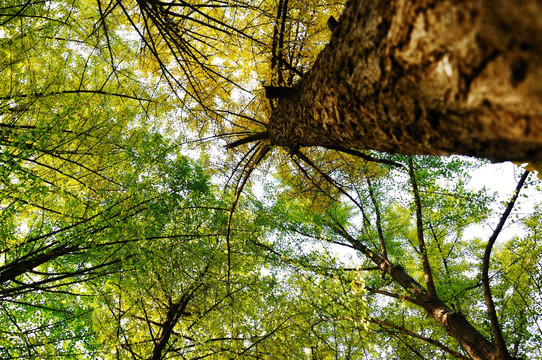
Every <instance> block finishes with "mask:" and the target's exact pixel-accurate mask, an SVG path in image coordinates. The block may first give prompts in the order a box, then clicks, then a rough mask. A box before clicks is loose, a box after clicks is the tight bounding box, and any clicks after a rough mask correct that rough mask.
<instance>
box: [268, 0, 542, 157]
mask: <svg viewBox="0 0 542 360" xmlns="http://www.w3.org/2000/svg"><path fill="white" fill-rule="evenodd" d="M296 88H297V90H298V91H297V93H296V94H295V96H294V97H291V98H286V99H281V100H280V101H279V104H278V106H277V108H276V109H275V111H274V113H273V114H272V116H271V117H270V120H269V124H268V127H267V132H268V136H269V138H270V140H271V143H272V144H275V145H279V146H287V147H290V148H292V149H296V148H297V147H299V146H342V147H347V148H357V149H372V150H378V151H384V152H395V153H402V154H433V155H445V154H463V155H472V156H477V157H485V158H488V159H490V160H493V161H503V160H518V161H519V160H530V161H535V160H542V3H540V2H538V1H536V0H523V1H514V2H509V1H505V0H471V1H451V0H450V1H443V0H440V1H429V0H427V1H421V0H418V1H414V0H387V1H378V0H353V1H350V2H349V3H348V4H347V5H346V7H345V10H344V13H343V15H342V17H341V18H340V20H339V23H338V25H337V27H336V28H335V29H334V32H333V35H332V38H331V41H330V43H329V44H328V45H327V46H326V47H325V49H324V50H323V51H322V53H320V55H319V56H318V59H317V61H316V62H315V64H314V66H313V68H312V69H311V70H310V71H309V72H308V73H307V74H305V76H304V77H303V79H302V80H301V81H300V82H299V83H298V84H297V85H296Z"/></svg>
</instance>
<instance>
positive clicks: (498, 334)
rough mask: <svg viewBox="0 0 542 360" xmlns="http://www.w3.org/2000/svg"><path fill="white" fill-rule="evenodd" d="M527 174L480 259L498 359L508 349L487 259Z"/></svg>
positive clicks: (518, 186) (525, 176)
mask: <svg viewBox="0 0 542 360" xmlns="http://www.w3.org/2000/svg"><path fill="white" fill-rule="evenodd" d="M528 176H529V171H525V172H524V173H523V175H522V176H521V178H520V179H519V182H518V184H517V186H516V190H515V191H514V195H513V196H512V199H510V202H509V203H508V206H507V207H506V210H505V211H504V213H503V214H502V216H501V220H500V221H499V224H498V225H497V227H496V228H495V231H493V235H491V237H490V238H489V240H488V242H487V244H486V249H485V252H484V258H483V260H482V288H483V290H484V298H485V301H486V306H487V313H488V317H489V320H490V322H491V330H492V332H493V336H494V337H495V345H496V346H497V354H498V355H499V358H500V359H509V358H510V354H509V353H508V349H507V348H506V343H505V341H504V337H503V335H502V331H501V327H500V325H499V319H498V318H497V312H496V311H495V303H494V302H493V298H492V296H491V288H490V286H489V277H488V273H489V260H490V258H491V250H492V248H493V245H494V244H495V241H496V240H497V237H498V236H499V234H500V232H501V230H502V228H503V227H504V224H505V222H506V220H507V219H508V216H509V215H510V213H511V212H512V209H513V208H514V204H515V203H516V200H517V198H518V195H519V192H520V190H521V188H522V187H523V185H524V184H525V181H526V180H527V177H528Z"/></svg>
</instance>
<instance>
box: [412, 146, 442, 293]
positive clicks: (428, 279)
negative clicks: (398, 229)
mask: <svg viewBox="0 0 542 360" xmlns="http://www.w3.org/2000/svg"><path fill="white" fill-rule="evenodd" d="M408 172H409V175H410V181H411V183H412V193H413V194H414V203H415V205H416V230H417V236H418V247H419V249H420V256H421V260H422V266H423V272H424V274H425V284H426V285H427V295H428V296H429V297H431V298H436V297H437V289H436V288H435V282H434V281H433V273H432V272H431V265H430V264H429V258H428V257H427V248H426V247H425V240H424V237H423V218H422V204H421V200H420V192H419V191H418V183H417V182H416V175H415V174H414V164H413V162H412V157H410V156H409V157H408Z"/></svg>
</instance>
